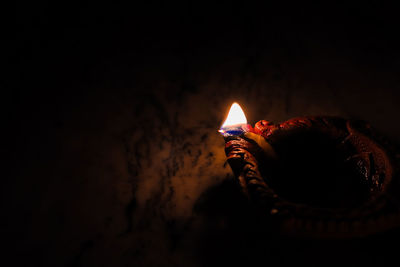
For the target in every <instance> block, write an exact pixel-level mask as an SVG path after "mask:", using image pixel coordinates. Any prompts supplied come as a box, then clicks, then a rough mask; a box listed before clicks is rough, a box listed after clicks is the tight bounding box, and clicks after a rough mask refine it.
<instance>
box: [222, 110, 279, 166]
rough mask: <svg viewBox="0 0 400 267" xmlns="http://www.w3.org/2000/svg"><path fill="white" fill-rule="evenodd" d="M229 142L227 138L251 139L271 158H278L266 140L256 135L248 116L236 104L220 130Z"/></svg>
mask: <svg viewBox="0 0 400 267" xmlns="http://www.w3.org/2000/svg"><path fill="white" fill-rule="evenodd" d="M218 132H220V133H221V134H222V135H223V136H224V138H225V141H227V137H234V136H240V137H241V138H245V139H248V140H249V139H251V140H253V141H254V142H256V143H257V144H258V146H259V147H260V148H262V150H263V151H264V153H265V154H267V155H268V156H269V157H272V158H276V155H275V151H274V150H273V148H272V147H271V145H270V144H269V143H268V142H267V141H266V140H265V138H264V137H263V136H262V135H260V134H258V133H256V132H255V131H254V129H253V127H252V126H251V125H250V124H247V119H246V116H245V115H244V112H243V109H242V108H241V107H240V105H239V104H238V103H236V102H234V103H233V104H232V106H231V108H230V110H229V113H228V117H227V118H226V120H225V121H224V123H223V124H222V126H221V128H220V129H219V130H218Z"/></svg>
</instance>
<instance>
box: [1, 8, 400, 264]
mask: <svg viewBox="0 0 400 267" xmlns="http://www.w3.org/2000/svg"><path fill="white" fill-rule="evenodd" d="M2 11H3V12H4V15H3V16H2V20H3V21H2V28H1V29H2V30H1V37H2V44H3V48H2V49H1V62H2V64H1V67H2V70H1V84H0V86H1V94H2V97H1V100H2V105H1V106H2V115H3V117H4V119H3V120H2V121H3V122H5V123H4V124H3V127H2V128H3V130H2V132H3V134H5V136H4V137H3V138H2V140H3V151H4V154H5V161H4V172H3V175H2V192H1V193H2V195H1V196H2V201H1V204H2V218H1V222H2V226H1V230H2V242H3V243H4V246H3V247H6V249H3V251H2V253H4V256H6V257H4V261H5V259H10V260H12V262H11V263H13V265H20V264H24V265H25V266H202V265H207V266H210V265H213V264H230V265H232V264H234V263H247V264H248V265H251V264H253V263H256V262H257V261H263V262H265V265H268V263H271V262H274V264H275V263H278V264H283V263H288V262H299V263H300V262H305V263H307V264H317V265H319V266H321V265H322V264H324V265H325V264H328V263H333V264H339V263H351V264H366V263H372V264H374V265H378V264H383V263H385V262H388V261H389V260H388V259H393V258H395V256H393V255H395V253H396V250H395V246H394V247H393V246H391V245H389V243H388V242H389V241H390V240H393V239H394V240H395V239H396V235H394V234H392V233H391V234H387V235H385V234H383V235H382V236H379V237H374V238H373V239H372V241H371V240H370V239H355V240H347V241H345V242H342V243H341V242H338V241H326V242H325V241H324V242H320V243H318V242H317V243H315V242H313V241H307V240H306V241H305V240H300V241H299V240H287V239H284V238H282V239H278V240H276V239H274V240H272V239H269V238H268V237H264V236H261V235H260V236H259V237H257V230H254V229H253V230H254V231H253V230H252V231H251V235H252V237H251V238H249V237H248V235H249V230H248V229H249V228H251V225H249V222H248V218H249V217H248V216H250V215H249V214H247V212H248V208H247V207H245V206H243V204H242V202H241V198H240V195H239V194H238V192H237V190H236V189H237V188H236V187H235V186H234V184H233V183H232V179H233V177H232V174H231V170H230V168H229V166H226V165H224V162H225V155H224V151H223V148H224V141H223V139H222V138H221V137H220V136H219V134H218V133H217V129H218V128H219V126H220V124H221V122H222V121H223V119H224V116H225V115H226V112H227V109H228V108H229V106H230V104H231V103H232V102H233V101H238V102H239V103H240V104H241V105H242V107H243V108H244V110H245V113H246V115H247V118H248V120H249V122H250V123H252V124H254V123H255V122H256V121H258V120H261V119H266V120H270V121H274V122H280V121H284V120H286V119H289V118H292V117H296V116H303V115H339V116H343V117H346V118H354V119H363V120H367V121H369V122H371V124H372V125H373V126H375V127H376V128H377V129H378V130H379V131H380V132H382V133H383V134H385V135H386V136H388V137H389V138H391V139H392V140H395V141H400V127H398V125H397V122H398V116H399V114H400V112H399V111H400V107H399V105H398V103H399V102H398V101H399V96H400V95H399V94H400V93H399V79H400V78H399V77H400V76H399V63H400V61H399V59H400V58H399V56H400V54H399V52H400V50H399V39H398V26H399V21H398V9H396V8H395V7H394V6H389V5H384V4H382V3H379V2H373V3H368V4H367V3H363V4H362V5H351V4H348V3H347V4H343V5H334V4H330V3H329V2H325V3H324V5H309V6H307V5H305V4H296V5H293V4H281V5H277V4H264V5H251V4H246V5H245V4H244V3H238V4H233V3H230V2H226V3H218V4H217V3H204V2H198V3H196V4H194V3H193V4H190V3H185V4H174V3H170V2H168V1H166V2H164V3H154V4H153V3H147V4H134V3H131V4H130V5H127V4H117V3H113V4H110V3H109V4H100V3H96V2H93V3H88V2H80V3H79V4H71V3H68V2H66V3H53V2H32V3H23V2H19V3H15V4H11V5H8V6H7V7H4V8H2ZM254 235H255V236H256V237H254ZM397 236H398V235H397ZM3 237H4V238H3ZM349 244H350V245H349ZM264 245H265V249H261V248H260V246H261V247H264ZM316 255H319V256H316ZM321 255H322V256H321Z"/></svg>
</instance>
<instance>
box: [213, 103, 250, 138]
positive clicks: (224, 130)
mask: <svg viewBox="0 0 400 267" xmlns="http://www.w3.org/2000/svg"><path fill="white" fill-rule="evenodd" d="M251 129H252V127H251V126H250V125H249V124H247V119H246V116H245V115H244V112H243V110H242V108H241V107H240V106H239V104H238V103H236V102H234V103H233V104H232V106H231V108H230V110H229V113H228V117H226V120H225V121H224V123H223V124H222V126H221V128H220V129H219V132H220V133H221V134H222V135H223V136H224V137H228V136H233V135H241V134H244V133H246V132H249V131H251Z"/></svg>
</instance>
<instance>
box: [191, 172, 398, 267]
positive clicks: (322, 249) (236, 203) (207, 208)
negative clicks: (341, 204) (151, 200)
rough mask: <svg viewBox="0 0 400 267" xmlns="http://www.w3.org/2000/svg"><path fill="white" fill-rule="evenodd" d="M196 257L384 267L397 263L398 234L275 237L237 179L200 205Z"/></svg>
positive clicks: (210, 261) (211, 261)
mask: <svg viewBox="0 0 400 267" xmlns="http://www.w3.org/2000/svg"><path fill="white" fill-rule="evenodd" d="M194 213H195V216H197V217H199V218H200V219H199V220H200V221H201V223H200V226H199V228H198V229H197V231H198V233H197V237H196V240H195V242H196V245H195V250H196V252H195V257H196V261H197V262H198V263H200V265H201V266H268V265H269V266H277V265H278V264H279V265H285V266H286V265H302V264H307V265H308V266H310V265H311V266H337V265H340V264H344V263H345V264H348V265H357V266H360V265H364V266H384V265H386V264H389V263H390V262H392V261H393V260H396V258H397V254H396V253H395V249H396V246H394V245H392V244H393V243H392V242H394V241H395V240H396V239H398V237H400V233H399V231H392V232H388V233H383V234H380V235H376V236H370V237H365V238H354V239H343V240H341V239H338V240H333V239H329V240H324V239H318V238H317V239H307V238H294V237H288V236H285V235H284V234H283V235H282V234H278V233H277V226H278V225H276V224H275V225H274V222H272V221H269V220H267V219H266V217H264V216H262V215H261V214H260V213H259V212H258V213H257V212H256V211H255V209H254V208H252V206H251V205H250V203H249V202H248V200H247V199H246V198H245V197H244V195H243V194H242V193H241V191H240V188H239V186H238V185H237V184H236V183H235V181H234V180H233V178H231V179H227V180H225V181H224V182H222V183H221V184H219V185H217V186H215V187H212V188H209V189H208V190H207V191H206V192H205V193H204V194H203V195H202V196H201V197H200V198H199V199H198V201H197V203H196V205H195V208H194Z"/></svg>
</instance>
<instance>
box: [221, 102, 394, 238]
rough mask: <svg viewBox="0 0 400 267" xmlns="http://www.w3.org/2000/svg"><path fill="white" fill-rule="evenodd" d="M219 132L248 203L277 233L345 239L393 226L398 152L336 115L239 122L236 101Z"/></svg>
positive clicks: (364, 125) (365, 126)
mask: <svg viewBox="0 0 400 267" xmlns="http://www.w3.org/2000/svg"><path fill="white" fill-rule="evenodd" d="M219 132H220V133H221V134H222V135H223V136H224V139H225V153H226V156H227V161H228V163H229V165H230V166H231V168H232V170H233V173H234V175H235V177H236V180H237V181H238V184H239V185H240V188H241V189H242V191H243V193H244V194H245V195H246V196H247V197H248V199H249V200H250V203H251V204H252V206H253V207H255V209H256V210H257V212H258V213H260V214H263V216H265V218H267V219H268V220H269V221H272V222H274V225H275V227H276V229H277V230H278V231H279V232H280V233H283V234H287V235H294V236H304V237H317V238H350V237H357V236H366V235H370V234H374V233H378V232H383V231H386V230H389V229H393V228H395V227H399V226H400V205H399V203H400V182H399V180H400V179H399V177H398V176H399V174H398V173H399V168H398V166H399V157H398V154H396V153H398V151H399V150H398V149H396V147H395V146H394V145H393V144H392V143H390V142H389V141H388V140H386V139H385V138H384V137H383V136H382V135H380V134H378V132H377V131H376V130H374V129H373V128H372V127H371V126H370V125H369V124H368V123H366V122H363V121H355V120H347V119H344V118H340V117H329V116H316V117H301V118H294V119H290V120H288V121H285V122H283V123H279V124H275V123H272V122H269V121H266V120H261V121H259V122H257V123H256V124H255V126H254V127H252V126H251V125H249V124H248V123H247V120H246V117H245V115H244V112H243V111H242V109H241V108H240V106H239V105H238V104H237V103H234V104H233V105H232V107H231V109H230V112H229V114H228V117H227V119H226V120H225V122H224V124H223V125H222V127H221V129H220V130H219Z"/></svg>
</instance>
